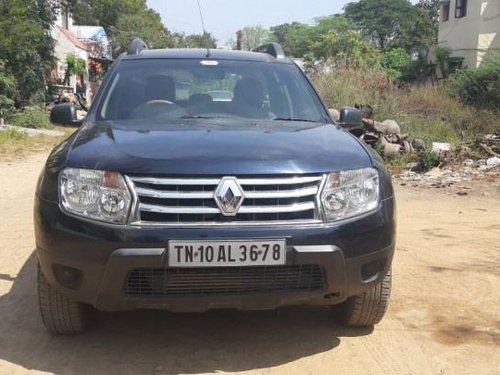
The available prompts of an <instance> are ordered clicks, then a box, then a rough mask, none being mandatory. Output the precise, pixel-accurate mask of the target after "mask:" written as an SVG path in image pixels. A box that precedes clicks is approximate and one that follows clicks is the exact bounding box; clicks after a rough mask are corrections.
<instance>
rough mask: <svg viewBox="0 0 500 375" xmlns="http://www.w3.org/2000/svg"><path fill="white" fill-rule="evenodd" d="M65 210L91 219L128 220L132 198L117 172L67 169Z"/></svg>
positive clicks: (62, 198)
mask: <svg viewBox="0 0 500 375" xmlns="http://www.w3.org/2000/svg"><path fill="white" fill-rule="evenodd" d="M59 197H60V203H61V207H62V208H63V210H65V211H67V212H68V213H71V214H74V215H78V216H83V217H86V218H89V219H95V220H100V221H106V222H110V223H116V224H125V223H126V222H127V218H128V214H129V211H130V206H131V204H132V198H131V195H130V192H129V189H128V187H127V184H126V183H125V180H124V178H123V176H122V175H121V174H119V173H117V172H108V171H95V170H90V169H76V168H66V169H65V170H64V171H63V172H62V173H61V176H60V179H59Z"/></svg>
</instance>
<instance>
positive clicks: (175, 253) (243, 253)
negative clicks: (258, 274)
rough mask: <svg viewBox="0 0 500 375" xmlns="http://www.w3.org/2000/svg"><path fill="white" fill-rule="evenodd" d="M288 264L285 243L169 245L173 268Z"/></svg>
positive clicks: (178, 243) (224, 242) (225, 242)
mask: <svg viewBox="0 0 500 375" xmlns="http://www.w3.org/2000/svg"><path fill="white" fill-rule="evenodd" d="M285 262H286V243H285V241H284V240H263V241H169V243H168V265H169V266H170V267H237V266H268V265H281V264H285Z"/></svg>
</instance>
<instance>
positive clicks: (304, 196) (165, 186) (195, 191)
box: [127, 175, 323, 226]
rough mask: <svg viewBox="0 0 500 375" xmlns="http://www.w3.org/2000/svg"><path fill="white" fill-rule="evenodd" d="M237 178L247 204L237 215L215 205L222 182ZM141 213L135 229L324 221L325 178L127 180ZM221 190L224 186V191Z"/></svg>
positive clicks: (135, 219)
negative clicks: (320, 199)
mask: <svg viewBox="0 0 500 375" xmlns="http://www.w3.org/2000/svg"><path fill="white" fill-rule="evenodd" d="M223 179H225V180H227V179H232V180H234V179H236V181H237V183H238V184H239V185H240V187H241V188H240V189H241V190H242V191H243V195H244V199H243V202H242V203H241V206H240V207H239V209H238V211H237V214H236V215H235V216H225V215H223V214H222V213H221V209H222V208H220V206H219V204H220V202H216V199H215V197H214V196H215V193H216V190H217V189H218V187H219V186H222V185H219V184H220V183H221V181H222V180H223ZM127 180H128V181H129V184H130V185H131V187H132V188H133V189H134V196H135V198H136V202H137V206H136V210H135V211H134V213H133V214H132V219H131V225H141V226H142V225H218V224H220V225H235V224H249V225H259V224H261V225H267V224H269V223H273V224H288V223H290V224H291V223H297V222H301V223H318V222H321V220H320V217H319V214H318V212H317V210H318V209H317V197H318V194H319V190H320V186H321V183H322V181H323V175H312V176H311V175H303V176H300V175H298V176H276V175H275V176H269V177H267V176H266V177H261V176H256V177H249V176H241V177H238V176H236V177H225V176H217V177H212V176H208V177H200V178H193V177H185V178H184V177H177V176H174V177H163V176H161V177H150V176H127ZM219 189H220V187H219Z"/></svg>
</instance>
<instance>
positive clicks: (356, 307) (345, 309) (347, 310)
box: [339, 270, 392, 327]
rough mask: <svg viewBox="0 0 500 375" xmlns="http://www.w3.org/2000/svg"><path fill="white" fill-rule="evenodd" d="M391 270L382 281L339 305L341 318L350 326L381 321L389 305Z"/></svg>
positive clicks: (370, 324)
mask: <svg viewBox="0 0 500 375" xmlns="http://www.w3.org/2000/svg"><path fill="white" fill-rule="evenodd" d="M391 280H392V276H391V270H389V271H388V272H387V275H386V276H385V277H384V278H383V279H382V282H381V283H380V284H378V285H377V286H376V287H374V288H373V289H370V290H368V291H366V292H364V293H363V294H360V295H357V296H354V297H350V298H349V299H348V300H347V301H345V302H344V303H342V304H341V305H339V310H340V311H339V313H340V316H339V317H340V319H341V320H342V322H343V323H344V324H346V325H348V326H354V327H364V326H372V325H375V324H377V323H379V322H380V321H381V320H382V318H383V317H384V315H385V312H386V311H387V307H388V306H389V298H390V295H391V285H392V281H391Z"/></svg>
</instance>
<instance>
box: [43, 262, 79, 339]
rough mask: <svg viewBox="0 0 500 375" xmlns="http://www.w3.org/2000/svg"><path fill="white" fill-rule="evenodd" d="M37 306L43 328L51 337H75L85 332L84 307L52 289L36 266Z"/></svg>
mask: <svg viewBox="0 0 500 375" xmlns="http://www.w3.org/2000/svg"><path fill="white" fill-rule="evenodd" d="M37 281H38V305H39V307H40V315H41V316H42V321H43V324H44V325H45V328H47V330H48V331H49V332H50V333H52V334H53V335H75V334H78V333H82V332H84V331H85V326H86V324H85V322H86V307H87V306H86V305H85V304H83V303H81V302H77V301H74V300H72V299H70V298H68V297H66V296H65V295H64V294H62V293H61V292H59V291H58V290H56V289H54V288H53V287H52V286H51V285H50V284H49V283H48V282H47V279H46V278H45V276H44V274H43V272H42V270H41V268H40V265H38V280H37Z"/></svg>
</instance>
